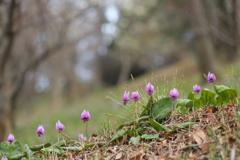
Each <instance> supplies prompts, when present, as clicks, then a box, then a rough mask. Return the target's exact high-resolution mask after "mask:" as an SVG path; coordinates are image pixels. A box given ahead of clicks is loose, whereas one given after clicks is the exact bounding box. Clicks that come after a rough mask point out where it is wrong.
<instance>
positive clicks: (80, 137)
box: [78, 134, 87, 141]
mask: <svg viewBox="0 0 240 160" xmlns="http://www.w3.org/2000/svg"><path fill="white" fill-rule="evenodd" d="M78 140H79V141H86V140H87V138H86V137H84V135H83V134H79V135H78Z"/></svg>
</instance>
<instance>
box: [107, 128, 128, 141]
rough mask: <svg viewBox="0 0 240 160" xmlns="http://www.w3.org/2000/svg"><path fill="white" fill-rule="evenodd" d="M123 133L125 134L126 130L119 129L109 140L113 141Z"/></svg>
mask: <svg viewBox="0 0 240 160" xmlns="http://www.w3.org/2000/svg"><path fill="white" fill-rule="evenodd" d="M124 134H126V130H121V131H120V132H118V133H117V134H115V135H114V136H113V138H112V139H111V140H110V142H112V141H114V140H115V139H117V138H119V137H122V136H123V135H124Z"/></svg>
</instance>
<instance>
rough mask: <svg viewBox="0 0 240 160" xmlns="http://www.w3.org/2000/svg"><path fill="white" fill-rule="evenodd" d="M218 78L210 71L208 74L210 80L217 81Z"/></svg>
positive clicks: (211, 81)
mask: <svg viewBox="0 0 240 160" xmlns="http://www.w3.org/2000/svg"><path fill="white" fill-rule="evenodd" d="M216 79H217V78H216V76H215V75H214V74H213V73H210V72H208V76H207V80H208V82H210V83H213V82H214V81H216Z"/></svg>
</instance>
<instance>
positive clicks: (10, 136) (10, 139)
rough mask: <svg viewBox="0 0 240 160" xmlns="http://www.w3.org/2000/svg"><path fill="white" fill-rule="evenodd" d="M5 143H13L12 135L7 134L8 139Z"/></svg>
mask: <svg viewBox="0 0 240 160" xmlns="http://www.w3.org/2000/svg"><path fill="white" fill-rule="evenodd" d="M7 141H8V142H9V143H12V142H14V141H15V138H14V135H12V134H9V136H8V138H7Z"/></svg>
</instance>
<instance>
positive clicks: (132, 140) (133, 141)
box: [130, 136, 140, 145]
mask: <svg viewBox="0 0 240 160" xmlns="http://www.w3.org/2000/svg"><path fill="white" fill-rule="evenodd" d="M139 141H140V136H137V137H131V139H130V142H131V143H132V144H134V145H136V144H137V143H138V142H139Z"/></svg>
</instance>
